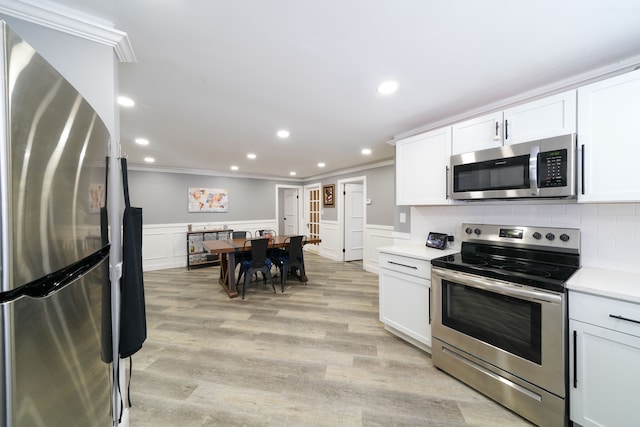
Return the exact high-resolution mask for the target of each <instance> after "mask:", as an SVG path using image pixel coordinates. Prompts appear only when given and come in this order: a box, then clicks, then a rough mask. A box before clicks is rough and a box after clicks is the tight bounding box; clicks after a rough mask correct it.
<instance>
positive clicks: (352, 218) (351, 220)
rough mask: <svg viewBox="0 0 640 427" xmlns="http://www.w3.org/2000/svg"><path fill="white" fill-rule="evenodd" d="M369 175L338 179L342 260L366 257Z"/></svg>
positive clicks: (355, 259)
mask: <svg viewBox="0 0 640 427" xmlns="http://www.w3.org/2000/svg"><path fill="white" fill-rule="evenodd" d="M366 188H367V177H366V176H361V177H356V178H349V179H344V180H339V181H338V198H337V201H338V207H339V209H340V212H339V215H338V223H339V224H338V228H339V233H340V236H341V237H342V242H343V246H342V261H357V260H363V258H364V245H365V224H366V213H367V210H366V205H365V194H366Z"/></svg>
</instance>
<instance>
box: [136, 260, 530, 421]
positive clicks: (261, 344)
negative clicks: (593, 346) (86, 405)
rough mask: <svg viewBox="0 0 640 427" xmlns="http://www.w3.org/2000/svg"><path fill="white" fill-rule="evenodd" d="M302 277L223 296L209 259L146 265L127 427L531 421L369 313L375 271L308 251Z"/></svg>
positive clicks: (374, 306) (374, 307)
mask: <svg viewBox="0 0 640 427" xmlns="http://www.w3.org/2000/svg"><path fill="white" fill-rule="evenodd" d="M306 265H307V271H308V276H309V282H308V284H307V286H304V285H303V284H302V283H300V282H298V281H296V280H295V279H290V280H289V281H287V287H286V288H285V292H284V293H281V292H280V287H279V286H276V288H277V289H278V292H277V294H275V295H274V294H273V290H272V289H271V286H266V287H265V286H263V284H262V282H259V283H255V282H254V283H252V285H251V286H250V287H249V288H247V295H246V299H245V300H244V301H243V300H242V299H240V298H235V299H229V298H228V297H227V295H226V293H225V292H224V290H223V289H222V287H221V286H220V285H219V284H218V283H217V280H218V267H208V268H201V269H195V270H191V271H188V270H187V269H186V268H178V269H171V270H161V271H153V272H147V273H145V294H146V301H147V326H148V338H147V341H146V342H145V344H144V346H143V348H142V350H140V351H139V352H138V353H137V354H135V355H134V357H133V379H132V383H131V399H132V404H133V406H132V408H131V409H130V421H131V426H132V427H163V426H180V427H183V426H184V427H186V426H492V427H493V426H501V427H507V426H528V425H530V424H529V423H527V422H526V421H524V420H523V419H522V418H520V417H518V416H517V415H515V414H513V413H512V412H510V411H508V410H507V409H504V408H503V407H501V406H500V405H498V404H496V403H494V402H493V401H491V400H489V399H487V398H485V397H484V396H483V395H481V394H479V393H477V392H476V391H474V390H472V389H470V388H469V387H467V386H465V385H464V384H462V383H460V382H459V381H457V380H456V379H454V378H452V377H450V376H448V375H447V374H445V373H443V372H441V371H439V370H437V369H436V368H434V367H433V364H432V363H431V358H430V357H429V355H428V354H426V353H424V352H423V351H421V350H418V349H416V348H415V347H413V346H411V345H409V344H407V343H406V342H404V341H402V340H400V339H398V338H396V337H394V336H393V335H391V334H390V333H388V332H387V331H385V330H384V329H383V326H382V324H381V323H380V321H379V320H378V276H376V275H374V274H371V273H367V272H365V271H363V270H362V263H338V262H335V261H330V260H328V259H325V258H322V257H319V256H317V255H313V254H307V255H306Z"/></svg>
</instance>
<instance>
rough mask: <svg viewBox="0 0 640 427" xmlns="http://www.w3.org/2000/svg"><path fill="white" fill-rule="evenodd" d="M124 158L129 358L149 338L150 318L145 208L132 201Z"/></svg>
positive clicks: (125, 341) (124, 343)
mask: <svg viewBox="0 0 640 427" xmlns="http://www.w3.org/2000/svg"><path fill="white" fill-rule="evenodd" d="M121 162H122V181H123V186H124V199H125V209H124V217H123V236H122V279H121V280H120V287H121V291H122V292H121V299H120V301H121V303H120V347H119V351H120V357H121V358H123V359H124V358H126V357H129V356H131V355H132V354H134V353H135V352H137V351H138V350H140V349H141V348H142V344H143V343H144V341H145V339H146V338H147V319H146V312H145V303H144V280H143V277H142V208H134V207H132V206H131V203H130V201H129V182H128V179H127V160H126V159H124V158H123V159H121Z"/></svg>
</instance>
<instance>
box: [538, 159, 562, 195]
mask: <svg viewBox="0 0 640 427" xmlns="http://www.w3.org/2000/svg"><path fill="white" fill-rule="evenodd" d="M566 186H567V150H566V149H562V150H554V151H546V152H544V153H540V154H538V187H539V188H549V187H566Z"/></svg>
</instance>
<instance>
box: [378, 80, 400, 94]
mask: <svg viewBox="0 0 640 427" xmlns="http://www.w3.org/2000/svg"><path fill="white" fill-rule="evenodd" d="M396 90H398V83H396V82H391V81H389V82H384V83H382V84H381V85H380V86H378V93H380V94H382V95H388V94H390V93H393V92H395V91H396Z"/></svg>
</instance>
